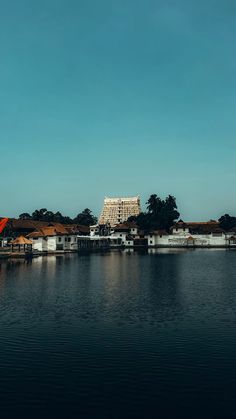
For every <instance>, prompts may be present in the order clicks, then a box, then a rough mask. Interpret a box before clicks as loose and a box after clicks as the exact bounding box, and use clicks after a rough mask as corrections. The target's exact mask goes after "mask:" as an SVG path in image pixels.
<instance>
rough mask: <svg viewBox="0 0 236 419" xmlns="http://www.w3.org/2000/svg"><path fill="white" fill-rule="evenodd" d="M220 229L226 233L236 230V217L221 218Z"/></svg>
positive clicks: (226, 216) (225, 216) (227, 215)
mask: <svg viewBox="0 0 236 419" xmlns="http://www.w3.org/2000/svg"><path fill="white" fill-rule="evenodd" d="M218 221H219V223H220V227H221V228H223V230H225V231H230V230H231V229H232V228H236V217H232V216H230V215H229V214H225V215H222V216H221V217H220V218H219V220H218Z"/></svg>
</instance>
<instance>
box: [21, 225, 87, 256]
mask: <svg viewBox="0 0 236 419" xmlns="http://www.w3.org/2000/svg"><path fill="white" fill-rule="evenodd" d="M88 232H89V230H88V227H86V226H76V225H63V224H60V223H51V225H49V226H47V227H41V228H38V229H37V230H35V231H33V232H32V233H30V234H29V235H28V237H29V238H30V239H31V240H32V241H33V250H36V251H39V252H47V253H50V252H56V251H77V250H78V244H77V236H78V235H87V234H88Z"/></svg>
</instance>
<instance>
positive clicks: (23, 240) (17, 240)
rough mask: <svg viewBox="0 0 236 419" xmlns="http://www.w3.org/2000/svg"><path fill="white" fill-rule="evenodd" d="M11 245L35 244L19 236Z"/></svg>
mask: <svg viewBox="0 0 236 419" xmlns="http://www.w3.org/2000/svg"><path fill="white" fill-rule="evenodd" d="M11 244H13V245H15V244H33V242H32V241H31V240H29V239H27V238H26V237H24V236H19V237H17V238H16V239H15V240H12V241H11Z"/></svg>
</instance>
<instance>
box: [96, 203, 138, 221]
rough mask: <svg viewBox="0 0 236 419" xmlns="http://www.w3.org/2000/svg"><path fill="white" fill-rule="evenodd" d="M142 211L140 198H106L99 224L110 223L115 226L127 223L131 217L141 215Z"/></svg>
mask: <svg viewBox="0 0 236 419" xmlns="http://www.w3.org/2000/svg"><path fill="white" fill-rule="evenodd" d="M140 211H141V208H140V198H139V196H135V197H130V198H108V197H105V199H104V206H103V210H102V213H101V216H100V218H99V224H107V223H109V224H110V225H111V226H114V225H116V224H119V223H123V222H124V221H127V219H128V218H129V217H130V216H131V215H138V214H140Z"/></svg>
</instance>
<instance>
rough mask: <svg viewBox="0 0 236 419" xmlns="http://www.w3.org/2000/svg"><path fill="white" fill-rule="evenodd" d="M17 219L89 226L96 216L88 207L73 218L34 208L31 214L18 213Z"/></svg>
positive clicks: (94, 222)
mask: <svg viewBox="0 0 236 419" xmlns="http://www.w3.org/2000/svg"><path fill="white" fill-rule="evenodd" d="M19 219H20V220H34V221H47V222H54V223H61V224H81V225H84V226H90V225H93V224H96V223H97V217H95V216H94V215H93V214H92V211H91V210H90V209H89V208H85V209H84V210H83V211H82V212H80V213H79V214H78V215H77V216H76V217H75V218H71V217H68V216H65V215H62V214H61V212H59V211H57V212H55V213H54V212H53V211H49V210H47V208H41V209H36V210H35V211H33V212H32V214H29V213H28V212H23V213H22V214H20V215H19Z"/></svg>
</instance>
